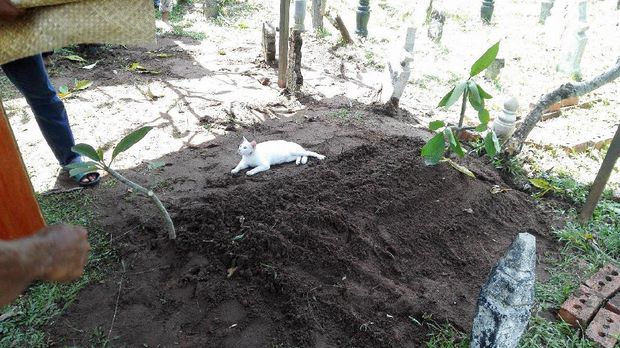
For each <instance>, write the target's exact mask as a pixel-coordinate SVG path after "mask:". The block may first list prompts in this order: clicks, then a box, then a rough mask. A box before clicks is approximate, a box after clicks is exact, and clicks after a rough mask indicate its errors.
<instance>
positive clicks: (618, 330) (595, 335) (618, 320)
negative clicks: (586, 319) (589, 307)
mask: <svg viewBox="0 0 620 348" xmlns="http://www.w3.org/2000/svg"><path fill="white" fill-rule="evenodd" d="M619 335H620V315H618V314H616V313H614V312H610V311H608V310H606V309H605V308H602V309H601V310H600V311H598V314H596V316H595V317H594V319H593V320H592V322H591V323H590V326H588V329H587V330H586V336H588V338H589V339H591V340H592V341H594V342H596V343H598V344H600V345H601V346H603V347H605V348H614V346H615V345H616V343H618V338H617V337H618V336H619Z"/></svg>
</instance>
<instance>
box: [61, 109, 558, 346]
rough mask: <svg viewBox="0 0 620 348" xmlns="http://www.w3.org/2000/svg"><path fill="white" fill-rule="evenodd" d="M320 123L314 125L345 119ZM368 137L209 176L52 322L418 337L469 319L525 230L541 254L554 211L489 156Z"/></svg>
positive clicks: (201, 333) (346, 340)
mask: <svg viewBox="0 0 620 348" xmlns="http://www.w3.org/2000/svg"><path fill="white" fill-rule="evenodd" d="M321 123H322V121H321V122H315V124H314V125H312V124H310V123H309V124H310V125H312V126H309V127H310V128H312V127H315V128H316V129H319V128H322V129H325V130H326V133H327V132H328V131H327V130H328V129H330V130H331V131H332V132H340V133H341V134H343V133H346V132H345V131H346V128H347V127H343V126H342V125H340V126H337V125H334V124H332V123H323V124H321ZM291 124H294V123H289V124H288V125H289V127H297V129H302V126H300V125H298V126H291ZM280 127H282V125H280ZM336 127H340V129H338V128H336ZM349 128H351V127H349ZM304 129H306V132H308V130H307V129H308V127H304ZM335 129H336V130H335ZM269 130H273V129H272V128H269V127H267V129H263V130H262V132H263V134H269ZM298 134H299V132H298V133H295V132H291V133H287V136H288V137H289V138H293V139H294V138H295V135H298ZM310 134H314V136H315V137H316V138H318V139H319V140H317V141H322V140H321V137H326V136H325V135H323V134H322V133H319V132H312V131H310ZM266 137H268V136H266ZM355 137H356V138H357V140H356V142H355V143H349V145H348V146H347V148H346V149H344V150H343V151H341V152H340V153H334V152H335V151H334V150H333V149H334V147H333V146H330V149H332V150H329V149H327V148H325V147H321V145H319V146H318V147H314V149H316V150H317V151H319V152H322V150H324V152H325V153H326V154H327V155H328V158H327V159H326V160H325V161H323V162H320V163H319V162H317V161H312V160H311V161H310V162H309V164H308V165H307V166H305V167H295V166H294V165H286V166H279V167H276V168H272V169H271V171H270V172H268V173H264V174H263V175H262V176H261V175H259V176H257V177H252V178H247V177H245V175H241V176H238V177H231V176H230V175H228V174H227V175H211V176H207V178H206V179H204V178H203V180H205V186H204V187H205V188H207V189H206V190H205V192H202V193H200V194H197V193H196V192H194V193H193V194H192V195H185V196H183V197H177V198H178V199H177V201H176V202H175V204H174V206H173V207H171V209H170V210H171V212H172V215H173V218H174V220H175V223H176V224H177V226H178V228H179V231H178V236H179V237H178V240H177V241H176V243H172V242H169V241H167V240H164V239H161V238H159V239H158V237H159V236H162V235H163V234H164V232H163V231H161V226H160V225H159V222H158V221H152V222H147V223H146V224H147V225H146V231H145V232H146V233H137V232H133V233H129V234H128V237H127V238H128V239H129V242H128V243H126V244H122V245H121V246H120V247H119V253H120V254H121V257H122V258H123V259H124V260H125V264H127V265H128V269H127V270H125V272H120V273H119V274H117V276H116V277H117V278H116V279H114V281H109V282H104V283H103V284H97V285H94V286H91V287H89V288H88V289H87V290H85V291H84V292H83V293H82V294H81V295H80V297H79V300H78V301H77V303H76V304H75V305H74V306H72V307H71V308H70V309H69V311H68V312H67V313H66V314H65V315H64V316H63V317H62V318H61V320H59V322H58V324H56V325H55V326H54V327H53V328H52V337H54V339H56V340H58V342H56V343H58V344H60V343H63V344H66V343H79V342H81V343H84V342H86V341H87V340H88V337H87V335H86V334H81V335H80V334H77V335H76V333H75V330H74V329H73V328H75V327H78V328H80V329H81V330H83V332H88V330H94V329H95V328H101V329H103V330H104V332H108V329H110V325H111V322H110V321H111V319H112V318H114V321H113V328H112V335H111V337H112V338H113V339H112V342H111V343H112V345H114V346H116V345H119V346H123V345H127V346H137V345H142V344H147V345H148V346H151V347H155V346H157V345H160V346H172V345H180V346H186V347H290V346H297V347H382V346H385V347H417V346H420V345H421V343H422V342H424V340H425V336H426V334H427V333H428V327H427V326H426V325H424V322H425V320H427V319H428V318H429V316H432V318H433V319H434V320H437V321H440V322H441V321H448V322H451V323H453V324H454V325H456V326H457V327H458V328H460V329H462V330H465V331H469V327H470V325H471V324H470V323H471V321H472V318H473V314H474V310H475V304H476V300H477V296H478V292H479V288H480V286H481V285H482V284H483V283H484V281H485V280H486V278H487V275H488V272H489V271H490V270H491V268H492V267H493V265H494V263H495V262H496V261H497V259H498V258H499V257H500V256H501V255H502V254H503V253H504V251H505V249H506V247H507V246H508V245H509V244H510V242H511V241H512V240H513V238H514V236H515V235H516V234H517V233H518V232H520V231H523V230H525V229H529V230H530V232H531V233H534V234H535V235H536V236H537V237H538V249H539V250H538V252H539V255H542V253H544V252H545V250H546V249H547V248H548V247H549V243H550V242H549V241H548V239H547V237H546V235H547V233H548V226H547V221H548V217H547V216H546V215H545V214H544V213H542V212H540V210H539V209H537V208H536V206H535V204H534V202H532V200H531V199H530V198H529V196H527V195H525V194H523V193H520V192H517V191H512V190H506V191H502V192H499V193H494V192H496V191H495V190H492V187H493V185H500V186H502V187H505V184H504V183H503V182H502V180H501V178H500V177H499V176H498V175H497V174H496V173H495V172H494V171H493V170H492V169H491V168H488V167H486V166H485V165H483V164H482V162H481V161H479V160H477V159H471V160H468V161H467V165H468V167H469V168H470V169H471V170H472V171H473V172H474V173H476V174H477V176H478V178H477V179H471V178H469V177H466V176H464V175H462V174H460V173H459V172H457V171H455V170H454V169H452V168H451V167H449V166H447V165H438V166H434V167H427V166H426V165H424V163H423V161H422V160H421V158H420V156H419V153H420V148H421V147H422V145H423V143H424V142H423V140H421V139H419V138H410V137H404V136H395V135H386V134H385V133H378V132H374V131H370V130H364V131H358V132H357V134H356V135H355ZM340 140H342V138H340ZM325 141H327V140H325ZM224 143H226V144H228V145H226V146H222V144H224ZM235 143H236V139H232V138H230V139H224V140H223V143H220V144H217V145H213V146H220V148H219V149H218V148H217V147H215V149H211V150H212V151H211V153H213V152H215V153H218V152H221V153H225V152H228V151H231V149H230V148H233V149H234V146H235V145H234V144H235ZM199 153H200V151H198V150H194V153H193V156H194V157H195V156H198V155H199ZM213 156H216V158H215V159H213V158H211V160H214V161H217V156H219V155H213ZM180 161H182V159H180V160H179V162H180ZM232 161H234V160H232ZM207 162H208V160H207ZM230 164H232V162H230ZM203 165H204V164H203ZM230 168H232V166H230ZM185 169H187V168H185ZM229 170H230V169H228V171H229ZM194 184H195V186H196V187H200V185H199V184H196V183H195V182H194ZM174 185H175V184H173V186H174ZM176 185H177V186H178V187H177V188H170V189H169V193H168V197H170V192H174V191H175V190H178V191H179V192H180V191H181V189H180V187H182V186H183V184H176ZM198 191H200V190H198ZM492 191H493V192H492ZM169 200H170V198H168V201H169ZM138 203H139V204H142V203H143V204H145V207H144V208H143V209H144V210H145V211H147V210H149V209H150V210H152V206H150V205H149V204H150V203H148V202H146V201H138ZM138 203H132V204H138ZM134 222H135V223H141V222H142V221H141V220H135V221H134ZM125 232H127V231H123V233H125ZM116 235H117V237H118V238H124V236H125V235H127V233H125V234H121V232H120V231H119V232H118V233H116ZM115 238H116V237H115ZM119 282H121V285H120V287H119ZM117 296H118V302H117ZM115 312H117V314H114V313H115ZM113 314H114V315H113ZM420 323H422V324H420Z"/></svg>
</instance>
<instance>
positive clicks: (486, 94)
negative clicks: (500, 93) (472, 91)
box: [477, 85, 493, 99]
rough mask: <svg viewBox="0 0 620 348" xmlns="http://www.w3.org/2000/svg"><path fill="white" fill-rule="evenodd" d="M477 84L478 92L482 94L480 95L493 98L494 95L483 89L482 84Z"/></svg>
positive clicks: (483, 97)
mask: <svg viewBox="0 0 620 348" xmlns="http://www.w3.org/2000/svg"><path fill="white" fill-rule="evenodd" d="M477 86H478V94H480V97H481V98H482V99H491V98H493V96H492V95H490V94H489V93H487V92H486V91H485V90H484V89H482V87H480V85H477Z"/></svg>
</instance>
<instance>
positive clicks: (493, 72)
mask: <svg viewBox="0 0 620 348" xmlns="http://www.w3.org/2000/svg"><path fill="white" fill-rule="evenodd" d="M505 65H506V61H505V60H504V58H495V60H494V61H493V63H491V65H489V67H488V68H487V69H486V70H485V71H484V77H486V78H488V79H490V80H495V79H496V78H497V76H499V72H500V71H501V70H502V68H503V67H504V66H505Z"/></svg>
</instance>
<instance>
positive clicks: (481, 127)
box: [476, 123, 489, 132]
mask: <svg viewBox="0 0 620 348" xmlns="http://www.w3.org/2000/svg"><path fill="white" fill-rule="evenodd" d="M488 128H489V124H488V123H481V124H479V125H478V126H477V127H476V132H484V131H485V130H487V129H488Z"/></svg>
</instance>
